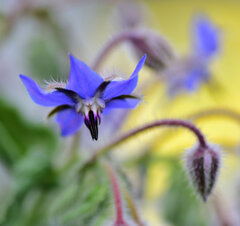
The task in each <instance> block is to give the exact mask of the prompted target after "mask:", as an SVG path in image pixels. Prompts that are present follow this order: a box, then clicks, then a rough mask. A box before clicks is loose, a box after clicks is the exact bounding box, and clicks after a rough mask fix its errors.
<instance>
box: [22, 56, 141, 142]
mask: <svg viewBox="0 0 240 226" xmlns="http://www.w3.org/2000/svg"><path fill="white" fill-rule="evenodd" d="M145 59H146V55H144V56H143V57H142V59H141V60H140V61H139V63H138V65H137V66H136V68H135V70H134V72H133V74H132V75H131V76H130V78H129V79H127V80H122V81H104V80H103V78H102V77H101V76H99V75H98V74H97V73H96V72H94V71H93V70H92V69H91V68H89V67H88V66H87V65H86V64H85V63H83V62H82V61H80V60H78V59H76V58H75V57H73V56H72V55H70V63H71V69H70V76H69V81H68V84H67V85H66V87H64V88H63V87H54V91H53V92H47V91H45V90H43V89H41V88H40V87H39V86H38V85H37V84H36V83H35V81H33V80H32V79H31V78H29V77H27V76H25V75H20V78H21V80H22V82H23V83H24V85H25V87H26V89H27V91H28V93H29V95H30V97H31V98H32V100H33V101H34V102H35V103H36V104H39V105H42V106H45V107H55V108H54V109H53V110H52V111H51V112H50V113H49V116H51V115H53V114H55V113H56V114H57V116H56V121H57V122H58V124H59V126H60V128H61V135H62V136H67V135H72V134H74V133H76V132H77V131H78V130H79V128H80V126H81V125H82V123H83V121H84V123H85V125H86V126H87V128H88V129H89V130H90V133H91V136H92V139H93V140H97V139H98V125H99V124H100V123H101V114H102V113H104V112H106V110H108V109H112V108H134V107H136V105H137V104H138V103H139V101H140V100H139V98H137V97H136V96H133V95H130V94H131V93H132V92H133V90H134V89H135V88H136V86H137V82H138V73H139V71H140V70H141V68H142V67H143V64H144V62H145Z"/></svg>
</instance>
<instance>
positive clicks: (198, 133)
mask: <svg viewBox="0 0 240 226" xmlns="http://www.w3.org/2000/svg"><path fill="white" fill-rule="evenodd" d="M160 126H170V127H172V126H181V127H184V128H186V129H188V130H190V131H191V132H192V133H194V135H195V136H196V137H197V139H198V142H199V145H200V146H201V147H204V148H205V147H207V142H206V140H205V137H204V135H203V134H202V132H201V131H200V130H199V129H198V128H197V127H196V126H195V125H194V124H193V123H191V122H189V121H184V120H178V119H163V120H159V121H155V122H152V123H149V124H147V125H144V126H142V127H139V128H136V129H134V130H132V131H130V132H128V133H126V134H124V135H122V136H121V137H120V138H118V139H117V140H115V141H113V142H112V143H110V144H109V145H107V146H105V147H103V148H102V149H100V150H98V151H97V152H95V154H93V155H92V157H91V158H90V159H89V160H88V161H87V162H86V163H85V164H84V165H83V167H86V166H87V165H89V164H91V163H92V162H94V161H95V160H96V159H97V158H98V157H99V156H101V155H103V154H105V153H106V152H108V151H110V150H111V149H112V148H114V147H116V146H117V145H119V144H121V143H122V142H124V141H126V140H127V139H129V138H131V137H133V136H135V135H137V134H139V133H142V132H145V131H147V130H149V129H152V128H155V127H160Z"/></svg>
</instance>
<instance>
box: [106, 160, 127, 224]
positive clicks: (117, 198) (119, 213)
mask: <svg viewBox="0 0 240 226" xmlns="http://www.w3.org/2000/svg"><path fill="white" fill-rule="evenodd" d="M105 167H106V169H107V172H108V174H109V178H110V181H111V184H112V190H113V195H114V204H115V209H116V218H115V222H114V226H127V223H126V222H125V221H124V218H123V206H122V197H121V192H120V189H119V184H118V180H117V176H116V174H115V172H114V170H113V168H112V167H111V166H110V165H109V164H105Z"/></svg>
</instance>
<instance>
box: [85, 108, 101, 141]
mask: <svg viewBox="0 0 240 226" xmlns="http://www.w3.org/2000/svg"><path fill="white" fill-rule="evenodd" d="M84 122H85V125H86V126H87V128H88V129H89V131H90V133H91V136H92V139H93V140H97V139H98V119H97V117H96V118H95V117H94V113H93V111H89V113H88V119H87V118H86V117H85V119H84Z"/></svg>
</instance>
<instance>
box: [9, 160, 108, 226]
mask: <svg viewBox="0 0 240 226" xmlns="http://www.w3.org/2000/svg"><path fill="white" fill-rule="evenodd" d="M58 179H59V184H58V186H57V187H55V188H54V189H48V190H43V189H40V188H38V189H35V190H32V191H31V192H28V194H27V195H26V196H25V198H24V200H22V201H21V206H20V205H15V206H14V207H13V213H12V214H13V215H11V217H9V218H8V220H7V221H6V222H5V223H6V224H7V225H8V226H30V225H35V226H43V225H44V226H48V225H49V226H50V225H51V226H52V225H56V226H75V225H89V226H95V225H104V222H106V219H108V218H109V216H110V214H112V212H111V209H110V208H109V207H110V199H111V193H110V192H109V190H110V185H109V181H108V177H107V175H106V172H104V171H103V168H102V167H101V166H100V165H98V164H97V165H94V166H92V167H91V168H90V169H88V171H87V174H84V175H82V176H81V180H79V177H76V176H74V177H73V171H72V169H70V171H65V172H64V173H62V174H61V177H59V178H58ZM79 181H81V182H79Z"/></svg>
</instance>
